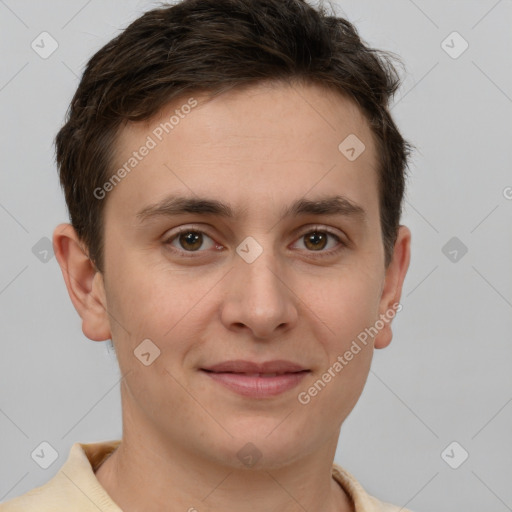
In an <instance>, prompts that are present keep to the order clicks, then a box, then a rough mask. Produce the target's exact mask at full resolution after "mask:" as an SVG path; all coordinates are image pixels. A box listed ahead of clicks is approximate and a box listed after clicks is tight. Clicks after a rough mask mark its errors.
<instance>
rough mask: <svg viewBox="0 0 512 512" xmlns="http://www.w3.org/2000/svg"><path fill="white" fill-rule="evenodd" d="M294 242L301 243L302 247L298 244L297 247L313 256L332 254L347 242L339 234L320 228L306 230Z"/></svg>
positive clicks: (342, 247) (341, 248) (345, 245)
mask: <svg viewBox="0 0 512 512" xmlns="http://www.w3.org/2000/svg"><path fill="white" fill-rule="evenodd" d="M295 243H296V244H297V243H298V244H303V246H304V247H300V246H299V249H303V250H305V251H306V253H309V255H310V256H315V257H316V256H318V257H322V256H326V257H327V256H334V255H335V254H337V253H338V252H340V251H342V250H343V249H345V248H346V247H347V244H346V243H345V242H344V241H343V239H342V238H341V237H340V236H339V235H337V234H335V233H332V232H331V231H330V230H327V229H321V228H314V229H313V230H310V231H307V232H306V233H304V234H303V235H302V236H301V237H300V238H299V239H298V241H297V242H295ZM314 253H318V254H314Z"/></svg>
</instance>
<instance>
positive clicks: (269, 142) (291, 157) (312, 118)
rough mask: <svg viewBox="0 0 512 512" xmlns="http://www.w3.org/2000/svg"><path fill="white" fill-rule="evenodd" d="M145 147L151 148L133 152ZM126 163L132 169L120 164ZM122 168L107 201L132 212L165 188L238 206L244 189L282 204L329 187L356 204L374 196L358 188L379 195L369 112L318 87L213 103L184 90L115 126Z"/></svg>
mask: <svg viewBox="0 0 512 512" xmlns="http://www.w3.org/2000/svg"><path fill="white" fill-rule="evenodd" d="M144 147H149V148H150V149H149V150H144V151H140V150H142V149H143V148H144ZM141 152H144V156H141V155H140V153H141ZM134 153H138V155H137V156H133V155H134ZM354 156H355V158H354ZM129 160H131V163H132V164H134V165H133V166H131V165H126V164H127V162H128V161H129ZM123 166H124V168H125V169H127V170H128V172H126V173H123V174H124V175H125V176H126V177H123V179H122V182H121V183H119V185H117V186H116V187H115V189H114V190H113V191H112V192H110V194H109V201H108V202H107V203H108V204H107V207H108V208H113V207H114V206H115V205H116V204H117V205H118V206H119V203H121V202H122V203H123V205H124V206H123V209H124V212H123V214H124V215H128V214H130V215H132V216H133V215H135V213H136V212H134V207H135V205H136V206H144V205H146V204H149V203H155V202H157V201H158V200H159V199H163V198H164V197H165V196H166V195H168V194H169V193H170V192H173V193H174V192H176V193H180V194H181V195H184V193H186V194H187V195H198V196H206V195H208V196H212V195H215V194H217V195H219V194H220V195H222V196H223V198H224V199H226V200H228V199H229V198H231V199H232V201H228V202H230V203H231V204H236V202H237V201H238V202H240V207H246V206H247V205H246V203H247V199H248V197H247V196H248V195H250V196H251V197H252V198H255V200H256V198H259V199H264V198H267V199H268V198H272V200H274V201H279V200H280V198H279V196H282V197H283V198H286V197H289V196H294V197H300V196H304V195H306V194H310V195H311V194H313V195H314V193H315V192H318V193H320V194H322V195H325V194H326V192H333V190H332V189H333V188H338V189H339V190H338V192H340V193H346V195H352V199H353V200H355V201H356V202H361V201H367V202H368V201H370V202H371V200H370V196H368V194H366V195H367V197H366V198H365V197H363V196H364V195H365V192H364V189H365V188H366V189H367V193H368V192H374V194H373V195H374V197H373V200H377V197H378V196H377V175H376V169H377V159H376V151H375V144H374V136H373V134H372V132H371V129H370V127H369V124H368V122H367V120H366V118H365V117H364V116H363V114H362V113H361V111H360V110H359V108H358V107H357V105H356V104H355V103H354V102H353V101H351V100H350V99H348V98H346V97H344V96H342V95H341V94H339V93H336V92H334V91H331V90H327V89H324V88H322V87H319V86H316V85H288V84H268V83H265V84H259V85H256V86H251V87H244V88H242V89H234V90H232V91H229V92H227V93H223V94H222V95H219V96H217V97H215V98H213V99H209V98H208V97H207V96H206V95H204V94H203V95H201V94H195V95H194V94H193V93H191V94H190V95H187V96H182V97H180V98H179V99H176V100H174V101H173V102H172V104H169V105H166V106H165V107H164V108H162V109H161V110H160V111H159V112H158V113H157V114H156V115H155V116H154V117H153V118H151V119H150V120H148V121H144V122H137V123H129V124H127V125H126V126H125V127H124V128H123V129H122V130H121V131H120V133H119V136H118V140H117V146H116V151H115V169H120V168H122V167H123ZM115 169H114V170H115ZM242 193H243V194H244V197H241V196H240V194H242ZM128 205H130V206H133V208H129V207H128ZM137 211H139V209H137Z"/></svg>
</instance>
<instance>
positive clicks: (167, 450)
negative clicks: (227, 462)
mask: <svg viewBox="0 0 512 512" xmlns="http://www.w3.org/2000/svg"><path fill="white" fill-rule="evenodd" d="M171 454H172V456H171ZM321 461H322V459H319V458H318V454H317V453H315V456H308V457H304V458H302V459H298V460H296V461H295V462H294V463H292V464H290V465H288V466H286V467H285V468H271V469H269V468H266V469H259V470H255V469H238V468H233V467H230V466H220V465H219V464H217V463H213V462H212V461H211V460H208V459H203V460H201V459H200V458H198V457H197V456H196V455H195V454H193V453H191V452H190V451H187V450H183V449H181V448H178V447H176V446H171V447H165V446H160V445H158V443H154V442H149V443H148V442H146V441H144V442H141V439H140V438H137V437H135V438H132V437H131V436H129V435H124V436H123V441H122V442H121V444H120V445H119V447H118V448H117V450H116V451H115V452H113V454H112V455H111V456H110V457H108V458H107V459H106V460H105V462H104V463H103V464H102V465H101V466H100V468H99V469H98V470H97V472H96V478H97V479H98V481H99V482H100V484H101V485H102V486H103V487H104V488H105V490H106V491H107V493H108V494H109V495H110V496H111V498H112V499H113V500H114V501H115V503H116V504H117V505H118V506H119V507H120V508H121V509H122V510H123V511H124V512H135V511H140V510H144V511H145V512H156V511H158V512H161V511H162V510H165V511H174V510H182V511H188V512H208V511H212V512H213V511H219V510H222V511H224V512H232V511H233V512H234V511H237V512H239V511H240V510H246V509H247V506H248V505H247V504H248V503H250V510H251V512H268V511H269V510H280V511H282V512H304V510H315V511H318V512H354V510H355V509H354V506H353V504H352V501H351V499H350V498H349V497H348V495H347V494H346V493H345V491H344V490H343V488H342V487H341V486H340V485H339V484H338V483H337V482H336V481H335V480H334V479H333V477H332V473H331V470H332V461H330V462H329V464H328V465H326V464H324V463H322V462H321ZM170 482H171V483H172V484H171V485H169V483H170Z"/></svg>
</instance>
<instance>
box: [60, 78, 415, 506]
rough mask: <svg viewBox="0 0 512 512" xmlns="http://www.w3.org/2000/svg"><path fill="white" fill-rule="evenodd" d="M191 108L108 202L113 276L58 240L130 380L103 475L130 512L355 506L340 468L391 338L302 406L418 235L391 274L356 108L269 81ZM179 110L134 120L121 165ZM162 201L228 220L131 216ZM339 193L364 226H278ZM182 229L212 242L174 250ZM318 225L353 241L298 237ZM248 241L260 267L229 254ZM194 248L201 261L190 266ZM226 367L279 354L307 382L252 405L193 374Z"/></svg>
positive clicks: (400, 275) (377, 307)
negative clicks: (252, 449)
mask: <svg viewBox="0 0 512 512" xmlns="http://www.w3.org/2000/svg"><path fill="white" fill-rule="evenodd" d="M194 97H195V98H196V99H197V100H198V101H199V104H198V106H197V107H195V108H194V109H192V111H191V113H190V114H188V115H187V116H186V117H184V119H181V120H180V123H179V125H177V126H176V127H175V129H174V130H173V131H172V132H171V133H170V134H168V135H166V137H165V138H164V139H163V141H162V142H160V143H159V144H158V145H157V147H155V148H154V149H152V150H151V152H150V153H149V154H148V155H147V156H146V157H145V158H144V159H143V160H142V161H141V162H140V163H139V164H138V165H137V167H136V168H135V169H134V170H133V171H132V172H131V173H130V174H129V175H128V176H127V177H125V178H124V179H123V181H122V182H121V183H120V184H119V185H117V186H116V187H115V188H114V190H112V191H111V192H109V194H108V196H107V197H106V199H104V200H106V201H107V202H106V205H105V216H104V222H105V260H104V261H105V265H104V273H103V274H102V273H100V272H97V271H96V269H95V267H94V265H93V264H92V263H91V261H90V260H89V259H88V257H87V251H86V250H85V248H84V247H83V246H82V244H81V243H80V241H79V240H78V238H77V236H76V234H75V232H74V230H73V228H72V227H71V226H70V225H69V224H62V225H60V226H58V227H57V228H56V229H55V233H54V246H55V252H56V256H57V259H58V261H59V264H60V266H61V268H62V272H63V276H64V279H65V282H66V286H67V289H68V292H69V295H70V297H71V300H72V302H73V304H74V306H75V308H76V309H77V311H78V313H79V314H80V316H81V318H82V328H83V332H84V334H85V335H86V336H87V337H88V338H90V339H91V340H95V341H103V340H107V339H110V338H111V339H112V340H113V343H114V346H115V349H116V352H117V356H118V360H119V365H120V369H121V372H122V374H123V375H124V378H123V380H122V382H121V398H122V409H123V439H122V443H121V445H120V447H119V448H118V449H117V450H116V451H115V452H114V453H113V455H111V456H110V457H109V458H108V459H107V460H106V461H105V462H104V463H103V465H102V466H101V467H100V469H99V470H98V471H97V473H96V476H97V478H98V480H99V481H100V483H101V484H102V485H103V486H104V487H105V489H106V490H107V492H108V493H109V494H110V496H111V497H112V499H113V500H114V501H115V502H116V503H117V504H118V505H119V506H120V507H121V508H122V509H123V510H124V511H127V512H132V511H139V510H144V511H146V512H147V511H149V512H152V511H161V510H176V511H178V510H190V509H192V510H193V508H192V507H194V508H195V509H197V510H198V511H199V512H203V511H219V510H222V511H226V512H231V511H240V510H248V507H249V505H248V504H250V510H251V512H268V511H274V510H275V511H277V510H279V511H284V512H292V511H293V512H296V511H303V510H315V511H319V512H334V511H335V510H336V511H338V512H339V511H343V512H348V511H353V510H354V508H353V504H352V503H351V500H350V499H349V498H348V496H347V494H346V493H345V491H343V489H342V488H341V487H340V486H339V485H338V484H337V483H336V482H335V481H334V480H333V478H332V475H331V469H332V463H333V459H334V454H335V451H336V447H337V443H338V438H339V434H340V428H341V425H342V423H343V421H344V420H345V418H346V417H347V416H348V414H349V413H350V411H351V410H352V409H353V407H354V405H355V404H356V402H357V400H358V398H359V396H360V394H361V392H362V390H363V387H364V385H365V382H366V379H367V376H368V373H369V370H370V365H371V360H372V356H373V350H374V348H384V347H386V346H387V345H388V344H389V343H390V341H391V338H392V331H391V323H390V322H388V323H386V324H385V326H384V327H383V328H382V329H381V330H380V331H379V333H378V335H377V336H376V337H375V338H373V339H371V338H370V339H369V343H368V344H367V346H366V347H363V349H362V350H361V351H360V352H359V353H358V354H357V355H355V356H354V358H353V359H352V360H351V361H350V362H349V364H347V365H346V366H345V367H344V368H343V370H342V371H341V372H339V374H337V375H336V377H335V378H333V379H332V380H331V382H329V383H328V384H327V385H326V386H325V388H324V389H323V390H322V391H321V392H320V393H318V394H317V396H315V397H314V398H312V399H311V401H310V403H308V404H307V405H303V404H301V403H299V401H298V399H297V395H298V393H299V392H301V391H304V390H307V389H308V388H309V387H310V386H311V385H312V384H313V383H314V382H315V381H317V380H318V379H319V378H320V376H321V375H322V374H323V373H324V372H325V371H326V370H327V369H328V368H329V367H331V366H332V364H333V363H334V361H336V358H337V357H338V356H339V355H343V354H344V353H345V352H346V350H348V349H349V347H350V345H351V343H352V341H353V340H354V339H356V337H357V335H358V334H359V333H361V332H362V331H364V329H365V328H367V327H369V326H372V325H374V324H375V322H376V320H378V319H379V315H381V314H384V313H385V312H386V311H389V310H392V309H393V304H396V303H398V302H399V300H400V295H401V291H402V284H403V281H404V278H405V275H406V272H407V268H408V265H409V258H410V236H411V235H410V231H409V229H408V228H407V227H405V226H401V227H400V230H399V233H398V238H397V242H396V244H395V248H394V253H393V258H392V261H391V263H390V265H389V266H388V267H387V268H386V267H385V265H384V248H383V244H382V235H381V227H380V217H379V200H378V190H377V174H376V162H377V160H376V152H375V144H374V141H373V135H372V133H371V131H370V128H369V125H368V123H367V121H366V120H365V118H364V117H363V116H362V114H361V112H360V111H359V109H358V108H357V107H356V106H355V105H354V104H353V103H352V102H351V101H350V100H348V99H346V98H344V97H342V96H341V95H339V94H337V93H335V92H331V91H326V90H324V89H322V88H320V87H319V86H316V85H307V86H305V85H298V84H296V85H294V86H289V85H284V84H279V85H276V84H274V85H272V86H270V85H261V84H260V85H258V86H251V87H250V88H248V89H246V90H235V91H230V92H228V93H226V94H223V95H221V96H219V97H217V98H215V99H214V100H212V101H209V102H207V101H204V99H205V98H204V97H202V96H199V95H195V96H194ZM184 103H186V99H185V100H183V101H180V102H174V103H173V104H172V105H170V106H169V107H168V108H167V107H166V108H165V109H164V110H162V111H161V112H160V113H159V114H158V116H156V117H155V118H154V119H151V120H150V121H148V122H139V123H131V124H128V125H126V126H125V127H124V128H123V129H122V131H121V132H120V136H119V140H118V147H117V151H116V163H117V164H118V165H122V163H123V162H124V161H126V159H127V157H128V156H129V155H130V154H131V153H132V151H134V150H135V149H137V148H139V147H140V146H141V145H142V144H143V143H144V141H145V140H146V137H147V136H148V134H150V133H151V130H152V129H154V127H155V126H156V125H157V124H158V123H159V122H161V121H162V120H166V119H169V116H170V115H171V114H172V113H173V111H174V110H175V109H176V108H177V107H179V105H183V104H184ZM352 133H354V134H356V135H357V137H358V138H359V139H360V140H361V141H363V142H364V144H365V146H366V149H365V151H364V152H363V153H362V154H361V155H360V156H359V157H358V158H357V159H356V160H355V161H353V162H351V161H349V160H348V159H347V158H346V157H345V156H344V155H343V154H342V153H341V152H340V151H339V150H338V145H339V144H340V142H341V141H343V140H344V139H345V138H346V137H347V136H348V135H349V134H352ZM116 168H117V167H116ZM169 193H173V194H179V195H187V196H201V197H203V196H205V197H208V198H213V199H218V200H220V201H224V202H227V203H229V205H230V206H231V207H232V208H233V209H234V210H235V213H236V215H235V217H234V218H233V219H229V218H222V217H218V216H213V215H207V216H204V215H199V214H194V213H192V214H191V213H189V214H185V215H180V216H174V217H165V216H160V217H156V218H152V219H151V220H148V221H146V222H145V223H142V222H140V221H139V220H138V218H137V216H136V214H137V212H138V211H140V210H141V209H143V208H144V207H147V206H148V205H150V204H153V203H156V202H158V201H160V200H161V199H163V198H164V197H165V196H167V195H168V194H169ZM334 193H336V194H340V195H343V196H344V197H346V198H348V199H349V200H350V201H352V202H353V203H357V204H358V205H360V206H361V207H362V208H363V209H364V210H365V212H366V213H365V217H364V219H361V218H356V217H353V216H347V215H327V216H326V215H323V216H322V215H319V214H314V215H313V214H307V215H303V216H300V217H290V218H286V219H284V220H282V221H279V215H280V213H281V210H282V209H283V208H284V207H285V206H287V205H289V204H291V203H292V202H293V201H295V200H297V199H301V198H307V199H313V200H314V199H316V198H319V197H321V196H324V195H333V194H334ZM179 226H184V227H190V229H192V228H194V229H195V230H196V231H197V230H200V231H201V232H202V233H204V234H203V239H202V242H203V243H202V245H201V241H199V242H198V243H197V244H195V245H194V244H191V243H190V239H188V240H189V241H188V245H187V239H183V237H181V240H180V237H177V238H174V239H173V240H171V242H168V239H170V238H171V236H172V235H173V234H175V232H176V228H177V227H179ZM325 229H330V230H332V231H333V232H334V233H335V234H336V235H339V236H340V240H341V242H342V243H345V244H346V245H345V246H343V245H340V242H338V241H337V239H336V238H333V237H332V236H329V237H328V238H327V240H326V241H325V242H322V243H317V245H316V246H315V245H314V244H312V243H308V236H305V235H307V234H310V233H311V232H312V231H315V230H316V232H321V233H323V234H324V236H325ZM248 236H251V237H253V238H254V239H255V240H256V241H257V242H258V243H259V245H260V246H261V247H262V249H263V252H262V254H261V255H260V256H259V257H258V258H257V259H256V260H255V261H254V262H252V263H247V262H246V261H244V259H242V258H241V257H240V256H239V255H238V254H237V253H236V248H237V247H238V245H239V244H240V243H241V242H242V241H243V240H244V239H245V238H246V237H248ZM180 241H181V243H180ZM166 242H167V243H166ZM170 245H171V247H173V248H174V249H175V251H176V252H173V251H172V249H170V248H169V246H170ZM191 245H192V248H191ZM194 248H195V249H194ZM336 248H341V250H340V251H339V252H337V253H332V252H331V254H330V255H328V253H329V251H331V249H333V250H335V249H336ZM187 250H188V252H187ZM194 250H195V252H194ZM191 252H193V253H194V255H195V256H196V257H190V258H187V257H186V255H187V254H190V253H191ZM183 254H185V256H183ZM321 254H324V255H325V256H323V257H322V256H318V255H321ZM315 255H316V256H317V257H316V258H315ZM146 338H149V339H151V340H152V342H153V343H154V344H155V345H157V346H158V347H159V349H160V351H161V353H160V356H159V357H158V358H156V359H155V360H154V362H153V363H152V364H151V365H149V366H145V365H143V364H142V363H141V362H140V360H139V359H138V358H137V357H135V356H134V349H135V348H136V347H137V346H138V345H139V344H140V343H141V341H142V340H144V339H146ZM229 359H246V360H252V361H259V362H261V361H269V360H274V359H285V360H290V361H293V362H296V363H299V364H301V365H303V366H304V367H306V368H308V369H310V370H311V372H310V373H309V374H308V375H307V376H306V378H305V379H304V380H303V381H302V382H301V383H300V384H299V386H298V387H297V388H294V389H292V390H290V391H286V392H285V393H282V394H281V395H278V396H275V397H272V398H265V399H254V398H245V397H242V396H239V395H238V394H235V393H234V392H232V391H231V390H229V389H226V388H224V387H223V386H221V385H220V384H218V383H217V382H214V381H213V380H212V379H210V378H209V377H208V376H207V375H205V374H204V373H203V372H201V371H200V370H199V368H201V367H205V366H208V365H212V364H215V363H219V362H222V361H226V360H229ZM248 442H250V443H253V445H255V446H256V447H257V449H258V450H259V452H260V453H261V454H262V456H261V459H260V460H259V461H258V462H257V464H256V465H254V466H253V467H251V468H248V467H245V466H244V465H243V464H242V463H241V461H240V460H239V458H238V457H237V452H238V451H239V450H240V449H241V448H242V447H244V446H245V445H246V443H248Z"/></svg>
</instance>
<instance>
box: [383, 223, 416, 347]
mask: <svg viewBox="0 0 512 512" xmlns="http://www.w3.org/2000/svg"><path fill="white" fill-rule="evenodd" d="M410 259H411V231H410V230H409V228H408V227H407V226H400V227H399V228H398V235H397V238H396V242H395V246H394V248H393V256H392V258H391V262H390V263H389V266H388V268H387V269H386V276H385V278H384V286H383V288H382V294H381V298H380V303H379V315H380V316H379V319H382V316H383V315H386V316H385V319H384V320H382V321H383V323H384V327H383V328H382V329H380V330H379V332H378V334H377V335H376V336H375V338H374V347H375V348H385V347H387V346H388V345H389V344H390V343H391V339H392V338H393V332H392V330H391V319H392V318H393V317H394V315H395V313H396V311H397V307H398V304H399V303H400V297H401V295H402V285H403V284H404V279H405V275H406V274H407V269H408V268H409V261H410ZM391 312H392V313H391Z"/></svg>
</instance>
